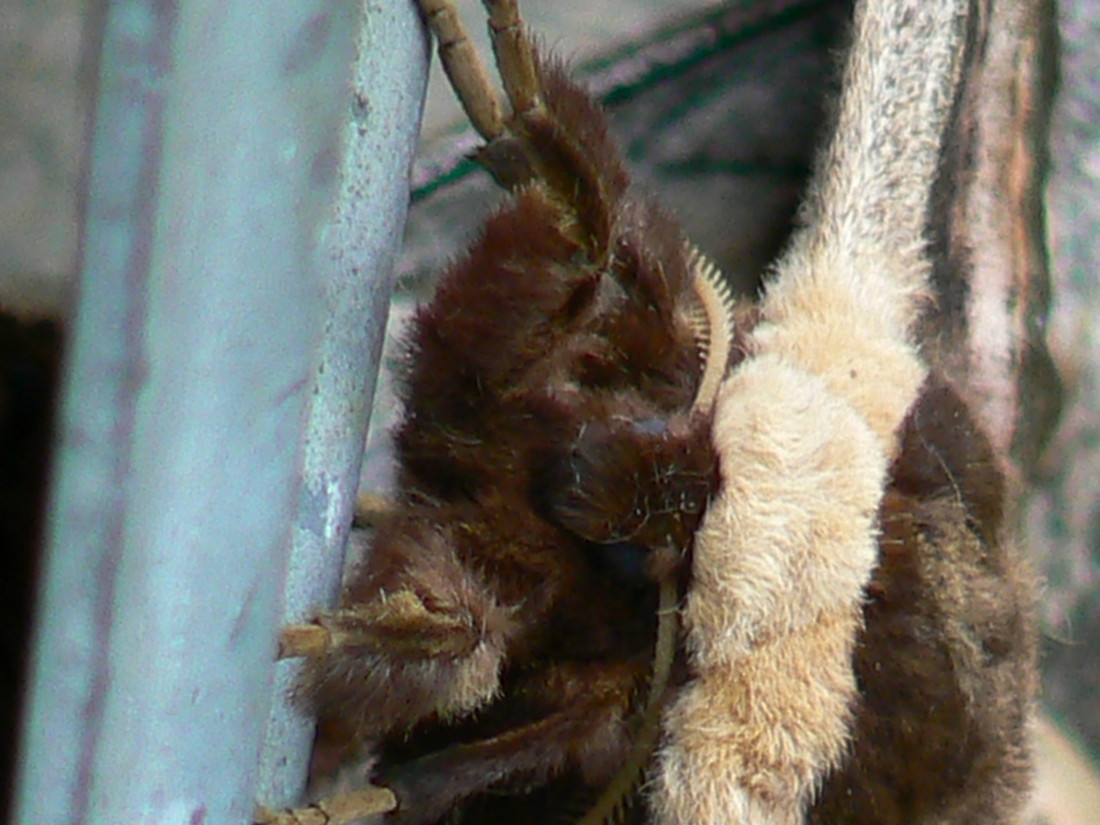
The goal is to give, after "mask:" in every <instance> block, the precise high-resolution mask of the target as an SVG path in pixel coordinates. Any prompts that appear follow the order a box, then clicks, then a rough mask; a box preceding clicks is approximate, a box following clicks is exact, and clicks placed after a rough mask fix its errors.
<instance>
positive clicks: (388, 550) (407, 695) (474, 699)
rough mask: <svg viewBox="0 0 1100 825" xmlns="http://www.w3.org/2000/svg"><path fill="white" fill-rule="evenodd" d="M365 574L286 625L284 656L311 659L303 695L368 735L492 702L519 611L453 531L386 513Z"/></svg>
mask: <svg viewBox="0 0 1100 825" xmlns="http://www.w3.org/2000/svg"><path fill="white" fill-rule="evenodd" d="M367 571H368V575H367V576H366V577H365V578H364V579H362V580H360V581H358V582H354V583H353V585H351V587H350V589H349V591H348V593H347V594H346V595H345V600H344V605H343V607H341V608H339V609H337V610H334V611H331V612H327V613H322V614H321V615H320V616H318V617H317V618H316V619H315V620H314V622H312V623H311V624H310V625H306V626H292V627H290V628H287V629H286V630H285V631H284V633H283V636H282V638H281V640H280V641H281V642H282V643H283V645H284V646H283V653H284V654H294V655H307V656H308V657H309V659H308V661H307V662H306V667H305V668H304V671H303V675H302V680H301V682H300V684H299V686H298V688H297V692H298V696H299V698H300V699H301V700H302V701H303V702H304V703H305V704H306V705H307V706H313V707H315V708H316V709H317V711H318V712H319V713H320V715H321V717H322V718H326V719H327V718H339V719H341V720H343V722H344V723H346V725H347V726H348V727H349V729H350V730H352V731H354V734H355V736H356V737H357V738H359V739H361V740H364V741H370V740H374V739H377V738H379V737H380V736H383V735H385V734H387V733H389V732H390V731H392V730H395V729H397V730H400V729H407V728H409V727H411V726H412V725H414V724H416V723H417V722H419V721H420V720H421V719H423V718H424V717H426V716H428V715H431V714H440V715H442V716H450V715H457V714H462V713H465V712H468V711H470V710H472V709H474V708H476V707H478V706H480V705H482V704H484V703H486V702H488V701H489V700H490V699H491V698H492V697H493V696H494V695H495V693H496V691H497V690H498V683H499V674H500V668H501V666H502V662H503V655H504V649H505V646H506V644H507V641H508V639H509V638H510V637H511V635H512V634H513V633H514V632H515V626H516V625H515V622H514V613H513V611H512V609H511V608H508V607H506V606H502V605H501V604H499V603H498V601H497V599H496V597H495V596H494V594H493V592H492V591H491V590H490V589H489V588H488V587H487V586H486V584H485V583H484V582H483V581H482V580H481V579H480V578H479V577H478V576H477V575H476V574H475V573H474V572H472V571H471V570H469V569H468V568H467V567H465V566H464V565H463V564H462V563H461V561H460V560H459V558H458V556H457V555H456V549H455V543H454V536H453V535H452V534H451V532H449V531H448V530H447V529H446V528H441V527H439V526H437V525H434V524H432V523H430V522H426V521H424V520H422V519H421V518H414V517H411V516H409V515H408V514H407V513H405V514H404V515H398V516H395V517H394V518H391V519H388V520H387V521H386V522H385V523H384V524H382V525H381V526H380V527H379V528H378V530H377V532H376V535H375V542H374V547H373V550H372V556H371V561H370V565H369V567H368V568H367Z"/></svg>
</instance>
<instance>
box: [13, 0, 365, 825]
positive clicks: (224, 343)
mask: <svg viewBox="0 0 1100 825" xmlns="http://www.w3.org/2000/svg"><path fill="white" fill-rule="evenodd" d="M354 18H355V9H354V5H353V4H351V3H349V2H343V3H334V2H331V0H298V2H295V3H255V2H251V0H182V1H181V2H170V0H115V2H112V3H111V4H110V6H109V8H108V12H107V17H106V29H105V33H104V40H103V51H102V59H101V63H100V83H99V96H98V99H97V115H96V118H95V128H94V135H93V144H92V157H91V172H90V182H89V187H90V189H89V192H88V196H87V199H86V208H85V215H84V228H83V237H82V244H83V249H82V276H81V285H80V297H79V301H78V307H77V312H76V317H75V319H74V321H73V324H72V325H71V327H70V338H69V341H70V352H69V357H68V361H67V365H66V387H65V389H64V399H63V402H62V411H61V416H60V423H59V435H58V438H59V441H58V451H57V461H56V465H55V470H54V490H53V498H52V503H51V507H50V513H49V519H50V528H49V533H50V535H49V540H48V546H47V555H46V559H45V561H44V571H43V584H42V590H41V592H40V596H39V608H38V614H37V615H38V616H39V617H40V618H39V622H38V627H37V629H36V639H35V653H34V657H33V662H32V666H31V673H30V678H29V688H30V695H29V702H28V708H27V714H26V721H25V725H24V731H23V739H22V751H21V767H20V784H19V788H18V790H17V792H16V809H15V821H16V822H18V823H20V825H32V823H33V824H34V825H38V824H39V823H42V824H43V825H45V823H49V825H69V823H94V824H95V825H123V824H124V825H136V824H137V823H158V825H162V824H166V825H172V823H181V825H182V824H183V823H187V824H188V825H197V823H243V822H245V821H247V820H248V819H249V817H250V814H251V812H252V808H253V804H254V799H255V787H256V778H257V763H258V753H259V740H260V737H261V734H262V730H263V723H264V719H265V717H266V715H267V712H268V707H269V698H270V689H271V681H272V670H273V666H272V656H273V652H274V637H275V632H276V626H277V622H278V611H279V607H280V603H281V601H282V593H281V583H282V577H283V568H284V555H285V549H286V546H287V543H288V538H289V537H288V525H289V524H290V523H291V521H292V519H293V516H294V513H295V511H296V509H297V507H296V502H297V493H298V478H299V472H298V471H299V433H300V430H301V426H302V422H303V420H304V416H305V409H306V402H307V399H308V396H309V393H310V388H311V383H312V382H311V380H310V368H311V366H312V364H313V361H314V356H313V352H314V348H315V346H316V342H317V338H318V334H319V331H320V325H321V317H322V311H323V295H322V287H321V282H320V279H319V277H318V275H317V270H316V266H315V264H316V258H317V252H316V240H317V239H316V234H317V231H318V227H319V226H320V225H321V221H322V220H323V219H324V217H325V215H326V211H327V209H328V207H329V204H330V203H331V196H332V194H333V190H334V184H335V183H336V181H335V178H336V174H335V173H336V172H337V171H338V166H337V164H335V163H333V162H332V159H333V158H335V157H339V152H340V146H339V135H340V132H339V128H338V124H339V122H340V117H339V116H340V114H341V112H340V109H339V103H340V101H341V99H342V92H343V91H344V89H346V85H347V66H348V64H349V61H350V59H351V46H352V42H353V38H352V33H353V21H354Z"/></svg>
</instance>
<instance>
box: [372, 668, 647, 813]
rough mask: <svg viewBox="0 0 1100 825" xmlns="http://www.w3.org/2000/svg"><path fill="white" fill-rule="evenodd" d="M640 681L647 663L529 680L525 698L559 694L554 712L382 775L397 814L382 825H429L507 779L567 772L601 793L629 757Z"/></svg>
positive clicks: (538, 779) (531, 781)
mask: <svg viewBox="0 0 1100 825" xmlns="http://www.w3.org/2000/svg"><path fill="white" fill-rule="evenodd" d="M644 676H645V664H644V663H642V664H640V665H639V666H634V665H630V664H626V663H623V664H621V665H620V666H619V667H617V668H608V667H606V666H602V667H592V666H586V665H572V664H569V663H564V664H561V665H558V666H557V667H555V668H553V669H551V670H550V671H549V672H538V673H534V674H532V675H531V680H530V684H529V686H528V689H529V691H530V692H531V693H533V694H536V695H537V694H543V693H551V692H560V695H558V696H555V697H552V698H553V700H554V701H555V704H556V707H557V709H556V710H552V711H551V712H549V713H547V714H546V715H545V716H542V717H541V718H537V719H536V720H535V721H532V722H529V723H527V724H523V725H520V726H518V727H509V728H508V729H507V730H505V731H503V732H502V733H499V734H497V735H495V736H491V737H489V738H486V739H482V740H479V741H475V742H471V743H467V744H460V745H454V746H451V747H448V748H445V749H443V750H440V751H437V752H435V753H431V754H428V755H427V756H423V757H421V758H419V759H415V760H413V761H412V762H408V763H405V764H402V765H397V766H395V767H394V768H392V769H390V770H388V771H386V772H384V773H383V775H382V776H381V777H380V778H378V779H377V780H376V781H377V782H379V783H380V784H382V785H384V786H385V787H388V788H390V789H392V790H393V792H394V794H395V795H396V797H397V799H398V809H397V811H396V812H395V813H393V814H391V815H390V816H389V817H388V818H387V822H388V823H394V825H422V823H428V822H434V821H436V820H438V819H439V818H440V817H442V816H444V815H445V814H446V812H447V811H449V810H451V809H452V808H453V807H454V806H455V805H456V804H458V803H460V802H461V801H462V800H463V799H466V798H468V797H470V796H473V795H475V794H478V793H482V792H485V791H491V790H492V789H493V788H494V787H495V786H498V785H501V784H507V783H508V781H509V780H512V779H516V778H518V779H519V780H520V781H522V782H523V783H524V784H525V785H530V786H538V785H541V784H544V783H546V782H547V781H549V780H551V779H553V778H554V777H555V776H558V775H560V774H561V773H562V772H563V771H565V770H567V769H570V768H572V769H575V770H577V771H578V772H579V774H580V777H581V779H582V781H583V782H584V784H585V785H587V786H588V787H589V788H598V787H600V786H602V785H603V784H605V783H606V782H608V781H609V780H610V778H611V776H612V775H613V774H614V773H615V770H616V768H617V767H618V766H619V764H620V763H621V762H622V761H623V760H624V759H625V757H626V755H627V753H628V752H629V749H630V740H629V737H628V735H627V731H628V730H629V727H628V725H627V723H626V714H627V713H628V711H629V708H630V703H631V699H632V696H633V695H634V693H635V692H636V690H637V686H638V684H639V682H640V681H641V680H642V679H644ZM550 685H553V688H552V689H551V688H550V687H548V686H550Z"/></svg>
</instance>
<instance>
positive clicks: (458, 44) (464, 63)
mask: <svg viewBox="0 0 1100 825" xmlns="http://www.w3.org/2000/svg"><path fill="white" fill-rule="evenodd" d="M419 2H420V8H421V10H423V12H424V16H425V17H426V18H427V22H428V27H429V28H430V29H431V30H432V33H433V34H434V35H435V38H436V42H437V43H438V44H439V45H438V53H439V60H440V62H441V63H442V64H443V70H444V71H445V72H446V73H447V78H448V79H449V80H450V81H451V86H452V88H454V90H455V95H456V96H457V97H458V101H459V103H461V104H462V108H463V110H464V111H465V112H466V116H467V117H468V118H469V119H470V123H472V124H473V126H474V128H475V129H476V130H477V132H478V134H480V135H481V136H482V137H483V138H485V140H487V141H490V142H491V141H493V140H494V139H496V138H497V137H498V136H499V135H500V134H501V133H502V132H503V131H504V118H503V116H502V115H501V107H500V100H499V99H498V98H497V95H496V92H495V91H494V90H493V85H492V83H491V82H490V81H489V75H488V73H487V72H486V71H485V65H484V64H483V63H482V62H481V57H480V56H479V55H478V53H477V48H476V47H475V46H474V43H473V41H471V40H470V37H469V35H468V34H467V32H466V27H465V26H464V25H463V24H462V18H461V17H459V14H458V9H456V8H455V5H454V3H453V2H452V0H419Z"/></svg>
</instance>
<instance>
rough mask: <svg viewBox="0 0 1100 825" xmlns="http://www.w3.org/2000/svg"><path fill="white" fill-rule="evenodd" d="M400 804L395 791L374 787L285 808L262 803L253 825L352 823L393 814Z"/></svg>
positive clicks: (334, 824)
mask: <svg viewBox="0 0 1100 825" xmlns="http://www.w3.org/2000/svg"><path fill="white" fill-rule="evenodd" d="M396 807H397V798H396V797H395V796H394V795H393V791H390V790H389V789H387V788H374V787H372V788H365V789H363V790H359V791H352V792H350V793H345V794H337V795H335V796H330V797H328V798H327V799H322V800H321V801H319V802H315V803H314V804H312V805H307V806H305V807H303V808H293V809H290V810H285V811H274V810H272V809H270V808H266V807H264V806H262V805H261V806H259V807H258V808H257V809H256V812H255V813H254V814H253V815H252V825H350V823H352V822H357V821H359V820H361V819H366V818H367V817H369V816H376V815H378V814H385V813H389V812H390V811H392V810H394V808H396Z"/></svg>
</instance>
